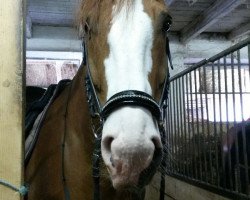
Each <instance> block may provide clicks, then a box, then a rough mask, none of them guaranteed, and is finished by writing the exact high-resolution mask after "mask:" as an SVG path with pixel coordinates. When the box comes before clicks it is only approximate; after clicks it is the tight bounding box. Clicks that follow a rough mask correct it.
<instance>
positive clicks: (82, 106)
mask: <svg viewBox="0 0 250 200" xmlns="http://www.w3.org/2000/svg"><path fill="white" fill-rule="evenodd" d="M84 77H85V70H84V67H80V69H79V70H78V72H77V74H76V76H75V77H74V79H73V81H72V83H71V85H70V86H69V87H70V89H69V101H68V102H67V103H66V104H68V105H66V106H68V112H67V124H68V127H69V130H70V133H69V136H70V135H71V134H74V135H75V138H76V139H78V140H79V141H83V143H84V144H83V145H84V148H85V150H86V151H87V152H92V151H93V147H92V146H93V142H92V141H93V133H92V131H91V126H90V123H91V120H90V114H89V108H88V103H87V97H86V91H85V86H84ZM68 138H69V137H68Z"/></svg>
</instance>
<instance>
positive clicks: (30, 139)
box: [25, 79, 71, 166]
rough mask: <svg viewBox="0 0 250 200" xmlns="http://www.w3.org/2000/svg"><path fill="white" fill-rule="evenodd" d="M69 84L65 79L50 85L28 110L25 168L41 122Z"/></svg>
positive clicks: (26, 116)
mask: <svg viewBox="0 0 250 200" xmlns="http://www.w3.org/2000/svg"><path fill="white" fill-rule="evenodd" d="M70 82H71V80H68V79H66V80H61V81H60V82H59V83H58V84H57V85H51V86H50V87H49V88H48V90H47V91H46V92H45V94H44V95H43V97H42V98H41V99H39V100H38V101H36V102H34V103H33V104H32V105H31V107H30V108H29V109H28V111H27V113H26V115H25V166H26V165H27V164H28V162H29V160H30V158H31V155H32V152H33V150H34V148H35V145H36V141H37V139H38V136H39V132H40V129H41V126H42V123H43V120H44V118H45V115H46V113H47V111H48V109H49V107H50V105H51V104H52V103H53V102H54V100H55V99H56V98H57V97H58V96H59V95H60V94H61V92H62V91H63V89H64V88H65V87H66V86H67V85H69V83H70Z"/></svg>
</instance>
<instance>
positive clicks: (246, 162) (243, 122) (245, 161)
mask: <svg viewBox="0 0 250 200" xmlns="http://www.w3.org/2000/svg"><path fill="white" fill-rule="evenodd" d="M237 61H238V63H240V62H239V61H240V50H237ZM238 76H239V89H240V104H241V117H242V124H241V131H242V132H241V134H242V139H243V141H242V142H243V152H244V153H243V154H244V166H245V181H246V185H245V188H244V189H245V190H246V194H249V191H248V185H249V178H248V160H247V148H246V130H245V120H244V116H243V110H244V105H243V96H242V77H241V66H240V64H238ZM240 171H241V170H240ZM241 181H242V180H241Z"/></svg>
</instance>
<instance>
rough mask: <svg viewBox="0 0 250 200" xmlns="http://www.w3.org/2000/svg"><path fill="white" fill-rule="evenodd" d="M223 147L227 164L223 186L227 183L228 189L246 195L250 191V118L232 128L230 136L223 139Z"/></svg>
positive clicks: (229, 132)
mask: <svg viewBox="0 0 250 200" xmlns="http://www.w3.org/2000/svg"><path fill="white" fill-rule="evenodd" d="M243 130H244V131H243ZM243 134H244V135H243ZM222 145H223V146H222V147H223V148H222V149H223V155H224V158H223V159H224V162H225V170H224V171H225V176H222V181H221V182H222V185H223V183H224V182H225V183H226V184H225V186H226V188H228V189H233V190H238V191H240V192H242V193H245V194H246V193H247V191H249V189H248V188H249V180H250V170H249V166H250V118H249V119H247V120H246V121H244V122H240V123H237V124H236V125H235V126H233V127H232V128H230V129H229V131H228V134H227V135H225V136H224V137H223V140H222ZM244 146H245V147H246V148H245V149H244ZM245 156H246V159H247V163H245ZM246 168H247V169H246ZM246 171H247V173H246ZM247 174H248V175H247ZM246 178H247V179H248V182H247V180H246Z"/></svg>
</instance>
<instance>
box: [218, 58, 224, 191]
mask: <svg viewBox="0 0 250 200" xmlns="http://www.w3.org/2000/svg"><path fill="white" fill-rule="evenodd" d="M224 58H225V57H224ZM223 61H224V63H223V64H225V63H226V60H223ZM220 71H221V63H220V60H218V90H219V114H220V122H219V124H220V128H219V130H220V131H219V138H220V141H222V132H223V130H222V103H221V101H222V100H221V72H220ZM220 151H221V152H220V153H221V154H220V155H221V158H223V147H222V145H221V148H220ZM218 162H219V160H218ZM220 162H222V159H220ZM222 166H223V162H222ZM217 174H218V176H217V186H220V174H219V172H218V171H217Z"/></svg>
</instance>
